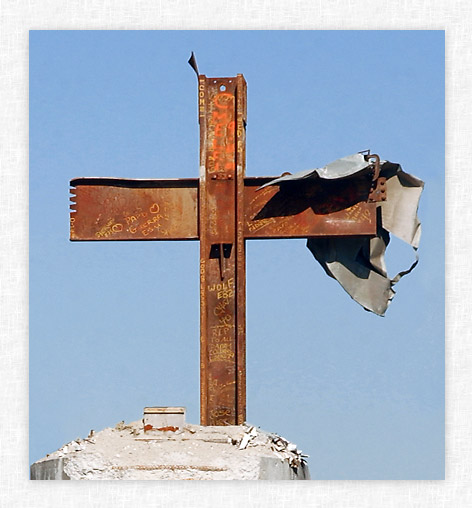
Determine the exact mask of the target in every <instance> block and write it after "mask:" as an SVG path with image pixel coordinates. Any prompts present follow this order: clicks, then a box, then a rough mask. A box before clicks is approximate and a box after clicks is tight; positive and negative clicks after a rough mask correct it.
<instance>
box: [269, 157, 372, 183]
mask: <svg viewBox="0 0 472 508" xmlns="http://www.w3.org/2000/svg"><path fill="white" fill-rule="evenodd" d="M370 165H371V163H370V162H369V161H368V160H366V158H365V157H364V155H363V154H362V153H355V154H353V155H348V156H347V157H342V158H341V159H337V160H335V161H333V162H330V163H329V164H326V166H324V167H322V168H315V169H305V170H303V171H298V172H297V173H294V174H293V175H292V174H285V175H283V176H281V177H279V178H276V179H275V180H271V181H270V182H267V183H266V184H264V185H262V186H261V187H260V188H261V189H263V188H264V187H268V186H269V185H280V184H281V183H286V182H293V181H296V180H304V179H307V178H317V177H319V178H324V179H326V180H333V179H337V178H345V177H346V176H351V175H354V174H356V173H359V172H361V171H362V170H364V169H367V168H368V167H369V166H370Z"/></svg>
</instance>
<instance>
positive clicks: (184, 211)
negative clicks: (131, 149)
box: [70, 178, 198, 240]
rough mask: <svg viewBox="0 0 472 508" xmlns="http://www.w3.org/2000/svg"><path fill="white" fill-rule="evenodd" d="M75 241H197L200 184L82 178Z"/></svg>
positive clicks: (74, 212) (74, 208)
mask: <svg viewBox="0 0 472 508" xmlns="http://www.w3.org/2000/svg"><path fill="white" fill-rule="evenodd" d="M71 186H72V187H73V188H72V189H71V194H72V197H71V201H72V203H73V204H72V205H71V214H70V239H71V240H196V239H198V221H197V218H198V212H197V207H198V180H197V179H181V180H125V179H119V178H77V179H75V180H72V181H71Z"/></svg>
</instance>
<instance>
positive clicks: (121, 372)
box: [30, 31, 444, 479]
mask: <svg viewBox="0 0 472 508" xmlns="http://www.w3.org/2000/svg"><path fill="white" fill-rule="evenodd" d="M191 51H195V53H196V55H197V60H198V64H199V68H200V72H201V73H203V74H206V75H207V76H215V77H217V76H235V75H236V74H237V73H243V74H244V76H245V78H246V81H247V83H248V126H247V169H246V174H247V175H248V176H265V175H273V176H277V175H280V174H281V173H282V172H284V171H290V172H295V171H298V170H302V169H308V168H314V167H320V166H323V165H325V164H326V163H328V162H330V161H332V160H334V159H337V158H339V157H342V156H345V155H348V154H351V153H355V152H357V151H360V150H365V149H368V148H370V149H371V150H372V152H373V153H378V154H379V155H380V156H381V158H383V159H387V160H391V161H393V162H399V163H401V164H402V166H403V169H404V170H405V171H407V172H410V173H412V174H414V175H415V176H418V177H419V178H421V179H423V180H424V181H425V182H426V186H425V191H424V193H423V197H422V200H421V204H420V210H419V215H420V219H421V221H422V224H423V235H422V241H421V245H420V250H419V254H420V263H419V265H418V267H417V268H416V269H415V270H414V271H413V272H412V274H410V275H409V276H407V277H405V278H403V279H402V280H401V281H400V282H399V283H398V285H397V286H396V290H397V296H396V297H395V299H394V301H393V303H392V305H391V306H390V308H389V309H388V311H387V315H386V317H385V318H380V317H377V316H375V315H374V314H371V313H367V312H365V311H364V310H363V309H362V308H361V307H360V306H359V305H357V304H356V303H355V302H354V301H352V300H351V299H350V298H349V296H348V295H347V294H346V293H344V291H343V290H342V288H341V287H340V286H339V285H338V284H337V283H336V282H335V281H334V280H332V279H330V278H328V277H327V276H326V275H325V274H324V272H323V270H322V269H321V267H320V266H318V264H317V262H316V261H315V260H314V258H313V257H312V255H311V254H310V252H309V251H308V249H307V248H306V247H305V241H304V240H277V241H276V240H273V241H268V240H266V241H248V242H247V382H248V385H247V415H248V421H249V422H250V423H252V424H255V425H257V426H260V427H262V428H263V429H266V430H269V431H273V432H277V433H279V434H281V435H283V436H284V437H286V438H288V439H290V440H291V441H293V442H295V443H296V444H297V445H298V447H299V448H301V449H302V450H303V451H304V452H305V453H307V454H309V455H310V459H309V465H310V470H311V473H312V477H313V478H314V479H440V478H443V476H444V33H443V32H442V31H273V32H269V31H236V32H228V31H218V32H213V31H171V32H169V31H102V32H100V31H32V32H30V462H33V461H35V460H37V459H39V458H40V457H43V456H44V455H45V454H46V453H49V452H51V451H53V450H55V449H57V448H59V447H60V446H61V445H62V444H64V443H66V442H68V441H70V440H72V439H75V438H76V437H79V436H81V437H85V436H86V435H87V434H88V432H89V430H90V429H92V428H93V429H95V430H100V429H102V428H104V427H107V426H112V425H114V424H116V423H117V422H118V421H121V420H126V421H130V420H136V419H140V418H141V415H142V409H143V407H145V406H153V405H155V406H159V405H183V406H186V407H187V420H188V421H190V422H192V423H198V421H199V349H198V348H199V299H198V298H199V291H198V287H199V280H198V260H199V248H198V242H118V243H114V242H110V243H107V242H90V243H88V242H84V243H77V242H76V243H71V242H70V241H69V240H68V237H69V231H68V219H69V215H68V211H69V180H70V179H72V178H74V177H79V176H116V177H128V178H169V177H175V178H180V177H182V178H183V177H197V176H198V153H199V147H198V142H199V135H198V133H199V130H198V121H197V87H196V78H195V74H194V73H193V71H192V69H191V68H190V67H189V66H188V65H187V60H188V57H189V55H190V52H191ZM413 259H414V254H413V253H412V251H411V249H410V248H409V247H408V246H405V245H403V244H402V242H401V241H399V240H398V241H396V239H393V241H392V245H391V248H389V251H388V252H387V265H388V268H389V272H390V275H392V276H393V275H395V274H396V273H397V272H398V271H399V270H401V269H403V268H405V267H407V266H409V265H410V264H411V262H412V260H413Z"/></svg>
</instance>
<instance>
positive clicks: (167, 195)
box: [70, 74, 378, 425]
mask: <svg viewBox="0 0 472 508" xmlns="http://www.w3.org/2000/svg"><path fill="white" fill-rule="evenodd" d="M198 112H199V113H198V114H199V123H200V177H199V178H198V179H197V178H193V179H155V180H154V179H153V180H127V179H119V178H76V179H74V180H72V181H71V187H72V189H71V194H72V198H71V201H72V202H73V204H72V206H71V218H70V239H71V240H75V241H77V240H105V241H108V240H200V420H201V424H202V425H240V424H242V423H243V422H244V421H245V420H246V359H245V351H246V325H245V313H246V305H245V242H246V240H247V239H263V238H309V237H316V236H340V235H341V236H348V235H369V236H372V235H375V233H376V226H377V218H376V205H375V202H373V201H375V199H373V197H372V196H373V189H374V188H375V186H373V184H372V177H371V179H370V181H369V182H367V183H366V185H364V184H359V183H357V184H354V183H352V182H351V184H349V185H348V184H345V185H344V186H343V185H342V184H341V185H340V184H338V186H337V188H336V195H335V197H334V198H333V192H332V191H333V189H332V187H330V182H329V181H328V182H326V181H325V182H324V183H320V182H318V183H316V182H314V183H312V184H310V185H304V186H302V187H301V186H300V185H297V184H295V183H294V184H293V185H287V186H285V187H283V188H282V186H281V187H280V188H277V187H275V186H269V187H265V188H263V189H261V190H259V188H260V187H261V186H262V185H263V184H265V183H267V182H269V181H270V180H271V179H272V178H275V177H250V178H246V177H245V165H246V162H245V155H246V154H245V151H246V81H245V79H244V77H243V75H242V74H238V75H237V76H236V77H232V78H207V77H206V76H205V75H202V74H200V75H199V76H198ZM376 165H377V166H378V158H377V163H376ZM377 169H378V167H377ZM377 176H378V171H377ZM374 180H375V179H374Z"/></svg>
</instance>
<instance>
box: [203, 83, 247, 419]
mask: <svg viewBox="0 0 472 508" xmlns="http://www.w3.org/2000/svg"><path fill="white" fill-rule="evenodd" d="M238 98H239V100H238ZM244 104H245V82H244V78H242V76H238V77H233V78H216V79H215V78H207V77H206V76H204V75H200V76H199V121H200V168H201V173H200V313H201V314H200V318H201V326H200V340H201V379H202V382H201V414H200V419H201V423H202V425H238V424H240V423H243V421H244V420H245V399H244V395H245V366H244V364H242V362H243V361H244V356H243V354H244V350H245V347H244V342H243V343H241V341H244V333H245V326H244V322H243V321H244V320H243V318H244V315H243V314H242V312H243V309H244V300H243V301H238V300H241V297H243V296H244V295H243V291H244V282H243V281H244V278H245V277H244V264H245V261H244V237H243V236H242V227H241V225H240V224H239V223H238V221H237V219H236V217H243V215H242V214H243V212H242V211H240V212H239V214H238V209H239V208H240V207H241V206H242V204H243V192H244V147H243V145H244V139H243V132H242V131H243V130H244V128H243V125H242V124H243V114H244V113H243V109H244ZM238 149H239V152H238ZM238 205H239V206H238ZM237 286H238V288H237ZM238 341H240V343H239V344H238ZM243 383H244V384H243Z"/></svg>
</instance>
